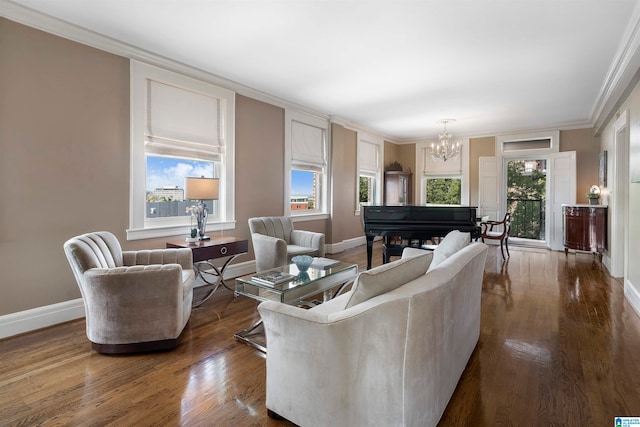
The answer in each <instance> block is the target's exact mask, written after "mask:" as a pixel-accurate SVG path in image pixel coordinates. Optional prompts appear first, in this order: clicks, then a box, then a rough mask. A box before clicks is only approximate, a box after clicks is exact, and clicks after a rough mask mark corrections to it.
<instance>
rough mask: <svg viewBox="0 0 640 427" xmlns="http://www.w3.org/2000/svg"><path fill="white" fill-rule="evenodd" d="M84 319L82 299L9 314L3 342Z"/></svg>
mask: <svg viewBox="0 0 640 427" xmlns="http://www.w3.org/2000/svg"><path fill="white" fill-rule="evenodd" d="M363 244H366V239H365V237H356V238H354V239H348V240H345V241H343V242H340V243H337V244H331V245H327V246H326V252H327V253H329V254H334V253H338V252H342V251H344V250H346V249H350V248H355V247H357V246H360V245H363ZM255 271H256V261H255V260H251V261H245V262H241V263H237V264H231V265H229V266H228V267H227V269H226V270H225V272H224V278H225V279H231V278H233V277H239V276H245V275H247V274H251V273H253V272H255ZM204 285H206V283H204V282H202V281H201V280H198V282H196V283H195V284H194V287H199V286H204ZM228 285H230V286H231V287H232V288H233V283H228ZM84 316H85V312H84V303H83V301H82V298H78V299H74V300H71V301H64V302H61V303H58V304H52V305H47V306H44V307H36V308H32V309H29V310H24V311H19V312H17V313H11V314H7V315H4V316H0V339H2V338H7V337H11V336H14V335H19V334H23V333H25V332H30V331H35V330H36V329H42V328H46V327H48V326H53V325H56V324H58V323H63V322H68V321H70V320H75V319H80V318H82V317H84Z"/></svg>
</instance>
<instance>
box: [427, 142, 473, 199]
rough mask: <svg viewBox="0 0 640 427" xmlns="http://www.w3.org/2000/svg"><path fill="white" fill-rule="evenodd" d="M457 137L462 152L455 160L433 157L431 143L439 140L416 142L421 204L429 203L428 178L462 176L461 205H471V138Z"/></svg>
mask: <svg viewBox="0 0 640 427" xmlns="http://www.w3.org/2000/svg"><path fill="white" fill-rule="evenodd" d="M456 139H457V140H458V141H459V142H460V154H459V155H458V156H457V157H456V158H455V159H454V160H455V161H453V162H450V161H447V162H440V161H436V160H433V159H431V157H430V156H431V143H432V142H433V143H437V141H426V142H419V143H417V144H416V170H418V171H421V177H420V183H419V184H420V185H418V187H419V188H418V190H417V191H418V194H417V198H416V200H418V203H420V204H421V205H426V204H427V200H426V198H427V178H430V179H431V178H460V179H461V183H460V206H469V139H468V138H456ZM450 206H456V205H450Z"/></svg>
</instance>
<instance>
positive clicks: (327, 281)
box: [234, 262, 358, 353]
mask: <svg viewBox="0 0 640 427" xmlns="http://www.w3.org/2000/svg"><path fill="white" fill-rule="evenodd" d="M268 271H280V272H285V273H290V274H293V275H295V276H296V278H295V279H294V280H291V281H289V282H285V283H280V284H277V285H273V286H270V285H266V284H263V283H260V282H256V281H255V280H253V279H252V276H254V275H253V274H250V275H247V276H243V277H239V278H237V279H236V290H235V293H234V294H235V295H236V296H238V295H243V296H246V297H249V298H253V299H256V300H258V301H278V302H281V303H284V304H289V305H303V306H307V307H311V306H314V305H317V304H319V303H320V302H319V301H307V300H306V298H310V297H313V296H315V295H318V294H320V293H322V294H323V302H326V301H328V300H330V299H332V298H335V297H337V296H338V295H340V294H341V293H342V291H343V290H344V288H345V287H346V286H347V285H348V284H350V283H351V282H353V281H354V280H355V278H356V277H357V275H358V265H357V264H348V263H343V262H341V263H340V264H338V265H336V266H335V267H331V268H327V269H316V268H309V269H308V270H307V271H306V272H300V271H299V270H298V268H297V267H296V265H295V264H289V265H287V266H284V267H277V268H274V269H271V270H268ZM336 286H338V290H337V291H336V292H335V293H334V294H333V295H332V294H331V289H332V288H334V287H336ZM261 325H262V319H260V320H259V321H258V322H257V323H255V324H254V325H252V326H250V327H248V328H246V329H244V330H242V331H240V332H238V333H236V334H235V335H234V337H235V338H236V339H237V340H239V341H243V342H245V343H247V344H249V345H250V346H252V347H254V348H257V349H258V350H260V351H263V352H265V353H266V351H267V349H266V347H265V346H263V345H261V344H259V343H257V342H255V341H254V340H252V339H251V338H250V337H249V335H251V334H252V333H253V332H254V331H255V330H256V328H258V327H260V326H261Z"/></svg>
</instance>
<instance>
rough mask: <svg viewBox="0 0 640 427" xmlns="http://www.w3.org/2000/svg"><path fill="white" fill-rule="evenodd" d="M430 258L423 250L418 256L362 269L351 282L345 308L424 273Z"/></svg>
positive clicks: (429, 253) (430, 255) (431, 256)
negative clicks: (351, 286)
mask: <svg viewBox="0 0 640 427" xmlns="http://www.w3.org/2000/svg"><path fill="white" fill-rule="evenodd" d="M432 258H433V254H432V253H431V252H427V251H425V252H424V254H421V255H418V256H412V257H409V258H401V259H399V260H396V261H393V262H390V263H388V264H382V265H380V266H378V267H375V268H372V269H370V270H367V271H363V272H362V273H360V274H359V275H358V277H357V278H356V280H355V282H354V283H353V288H352V290H351V298H350V299H349V301H348V302H347V305H346V307H345V308H349V307H353V306H354V305H356V304H360V303H361V302H364V301H366V300H368V299H370V298H373V297H375V296H378V295H381V294H384V293H386V292H389V291H391V290H393V289H395V288H397V287H399V286H402V285H404V284H405V283H407V282H410V281H411V280H413V279H416V278H417V277H419V276H421V275H423V274H425V273H426V272H427V269H428V268H429V264H430V263H431V259H432Z"/></svg>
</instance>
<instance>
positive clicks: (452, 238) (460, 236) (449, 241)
mask: <svg viewBox="0 0 640 427" xmlns="http://www.w3.org/2000/svg"><path fill="white" fill-rule="evenodd" d="M470 242H471V236H470V234H469V233H462V232H460V231H459V230H453V231H451V232H449V233H448V234H447V235H446V236H445V237H444V239H442V241H441V242H440V244H439V245H438V246H436V248H435V249H434V251H433V261H431V265H430V266H429V270H433V269H434V268H435V267H437V266H438V264H440V263H441V262H442V261H444V260H445V259H447V258H449V257H450V256H451V255H453V254H455V253H456V252H458V251H459V250H460V249H462V248H464V247H465V246H467V245H468V244H469V243H470Z"/></svg>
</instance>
